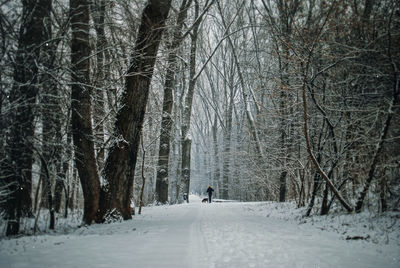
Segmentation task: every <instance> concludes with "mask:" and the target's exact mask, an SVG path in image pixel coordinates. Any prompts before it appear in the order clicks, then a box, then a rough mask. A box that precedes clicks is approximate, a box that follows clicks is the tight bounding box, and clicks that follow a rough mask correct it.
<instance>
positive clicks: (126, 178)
mask: <svg viewBox="0 0 400 268" xmlns="http://www.w3.org/2000/svg"><path fill="white" fill-rule="evenodd" d="M170 6H171V0H150V1H149V2H148V3H147V5H146V7H145V8H144V11H143V14H142V19H141V25H140V28H139V33H138V37H137V41H136V45H135V49H134V54H133V55H132V59H131V66H130V67H129V70H128V72H127V75H126V84H125V91H124V93H123V96H122V107H121V109H120V110H119V111H118V114H117V120H116V122H115V127H114V135H113V136H114V137H116V139H115V140H114V142H113V144H112V146H111V149H110V151H109V154H108V157H107V159H106V163H105V168H104V179H105V182H106V185H105V188H104V190H105V196H104V198H103V199H102V208H101V213H102V214H103V215H104V214H105V213H106V211H109V210H111V209H114V208H115V209H116V210H117V211H118V212H119V213H120V214H121V215H122V217H123V218H124V219H125V220H126V219H131V218H132V216H131V212H130V203H131V198H132V191H133V176H134V171H135V165H136V160H137V154H138V149H139V142H140V135H141V132H142V126H143V120H144V114H145V111H146V105H147V98H148V95H149V89H150V82H151V78H152V75H153V69H154V64H155V61H156V56H157V51H158V46H159V44H160V41H161V36H162V33H163V31H164V28H165V21H166V19H167V16H168V12H169V9H170Z"/></svg>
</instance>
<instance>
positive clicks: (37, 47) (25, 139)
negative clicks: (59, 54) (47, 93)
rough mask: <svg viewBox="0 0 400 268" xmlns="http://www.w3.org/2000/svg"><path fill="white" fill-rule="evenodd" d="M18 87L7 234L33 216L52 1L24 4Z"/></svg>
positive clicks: (8, 162) (5, 165) (8, 167)
mask: <svg viewBox="0 0 400 268" xmlns="http://www.w3.org/2000/svg"><path fill="white" fill-rule="evenodd" d="M22 4H23V8H22V19H21V26H20V31H19V39H18V50H17V52H16V58H15V66H14V77H13V80H14V84H13V87H12V90H11V94H10V97H9V101H10V105H11V106H12V109H13V110H12V114H10V116H9V118H8V119H9V121H8V122H9V123H10V124H9V125H10V129H9V132H8V135H7V138H6V145H5V152H6V159H5V161H3V162H2V163H1V165H2V166H1V176H2V177H3V180H2V184H3V185H5V186H6V188H7V190H8V192H9V195H8V196H7V199H6V202H5V204H4V206H5V208H6V218H7V219H8V224H7V231H6V235H15V234H17V233H18V232H19V220H20V218H21V216H29V215H32V201H31V190H32V163H33V150H32V148H33V140H34V116H35V109H34V108H35V102H36V96H37V94H38V86H37V82H38V79H37V77H38V64H37V63H41V58H40V56H41V46H42V45H43V42H44V38H45V36H44V32H45V30H44V29H45V26H44V20H43V19H42V18H43V17H46V12H47V11H48V10H50V7H51V0H37V1H33V0H32V1H23V2H22Z"/></svg>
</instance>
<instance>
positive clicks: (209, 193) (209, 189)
mask: <svg viewBox="0 0 400 268" xmlns="http://www.w3.org/2000/svg"><path fill="white" fill-rule="evenodd" d="M206 192H207V193H208V195H212V192H214V189H213V188H211V186H209V187H208V188H207V191H206Z"/></svg>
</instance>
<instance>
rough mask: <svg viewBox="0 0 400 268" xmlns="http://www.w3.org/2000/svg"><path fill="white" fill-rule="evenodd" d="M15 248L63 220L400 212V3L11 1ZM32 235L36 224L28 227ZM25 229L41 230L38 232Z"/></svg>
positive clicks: (5, 166) (8, 221)
mask: <svg viewBox="0 0 400 268" xmlns="http://www.w3.org/2000/svg"><path fill="white" fill-rule="evenodd" d="M0 12H1V13H0V141H1V142H0V211H1V220H0V222H1V226H2V227H4V228H3V229H2V231H1V232H2V234H3V235H6V236H14V235H18V234H29V233H32V232H36V229H37V226H36V225H37V219H38V218H39V217H40V215H47V219H48V223H47V224H48V228H49V229H54V228H55V224H56V221H57V219H58V218H60V217H65V218H68V217H70V215H71V214H73V213H75V212H76V211H81V212H82V223H83V224H87V225H90V224H94V223H105V222H110V221H112V220H113V219H123V220H129V219H132V217H134V216H133V215H135V213H136V214H137V213H138V214H140V213H141V210H142V206H147V205H167V204H169V205H170V204H181V203H183V202H190V200H189V193H196V194H198V195H204V194H205V190H206V188H207V186H208V185H211V186H212V187H213V188H214V189H215V196H216V197H217V198H219V199H223V200H236V201H242V202H247V201H276V202H295V204H296V206H297V207H299V208H300V207H303V208H306V209H305V210H304V211H305V213H304V214H305V215H303V216H304V217H309V216H310V215H327V214H328V213H330V212H332V210H336V211H343V212H345V213H359V212H362V211H364V210H372V211H375V212H377V213H385V212H387V211H398V210H399V205H400V153H399V152H400V127H399V126H400V113H399V90H400V89H399V86H400V73H399V68H400V3H399V1H396V0H380V1H377V0H303V1H301V0H229V1H223V0H137V1H130V0H69V1H68V0H21V1H15V0H1V1H0ZM27 221H29V222H31V223H30V224H26V222H27ZM22 222H24V224H22Z"/></svg>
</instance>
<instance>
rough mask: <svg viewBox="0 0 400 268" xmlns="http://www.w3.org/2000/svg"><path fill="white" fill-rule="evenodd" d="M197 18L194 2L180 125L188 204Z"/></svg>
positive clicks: (184, 181)
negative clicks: (187, 79)
mask: <svg viewBox="0 0 400 268" xmlns="http://www.w3.org/2000/svg"><path fill="white" fill-rule="evenodd" d="M198 18H199V3H198V1H197V0H195V17H194V21H195V25H194V27H193V32H192V34H191V36H190V37H191V44H190V67H189V68H190V70H189V87H188V92H187V95H186V99H185V105H184V111H183V123H182V172H181V176H182V184H183V187H182V188H183V191H184V193H186V194H187V199H186V201H187V202H189V189H190V154H191V144H192V140H191V137H190V135H189V130H190V122H191V116H192V103H193V96H194V88H195V85H196V78H195V72H196V51H197V37H198V31H199V25H200V22H201V19H198Z"/></svg>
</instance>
